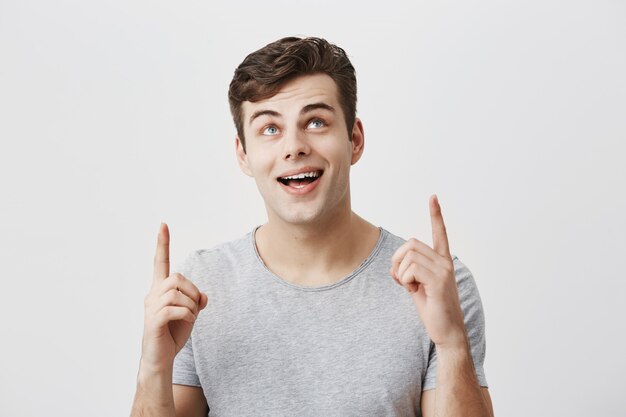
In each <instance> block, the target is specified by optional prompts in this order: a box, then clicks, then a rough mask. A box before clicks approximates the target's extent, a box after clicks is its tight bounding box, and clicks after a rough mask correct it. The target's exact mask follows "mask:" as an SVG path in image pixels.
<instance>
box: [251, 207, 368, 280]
mask: <svg viewBox="0 0 626 417" xmlns="http://www.w3.org/2000/svg"><path fill="white" fill-rule="evenodd" d="M341 217H342V216H330V219H328V220H327V222H326V224H319V223H316V224H308V225H293V224H285V223H280V222H271V221H270V222H268V223H266V224H264V225H263V226H261V227H260V228H259V229H257V232H256V239H255V240H256V245H257V248H258V250H259V254H260V255H261V258H262V259H263V261H264V262H265V264H266V265H267V267H268V268H269V269H270V270H271V271H272V272H274V273H275V274H276V275H278V276H279V277H281V278H283V279H284V280H286V281H289V282H292V283H297V284H303V285H307V286H319V285H325V284H330V283H333V282H336V281H337V280H339V279H341V278H342V277H343V276H345V275H347V274H349V273H350V272H352V271H353V270H354V269H356V268H357V267H358V266H359V264H360V263H361V262H362V261H363V260H365V258H366V257H367V256H368V255H369V254H370V253H371V251H372V250H373V248H374V246H375V244H376V242H377V241H378V238H379V235H380V232H379V230H378V228H377V227H375V226H374V225H372V224H370V223H369V222H367V221H366V220H364V219H362V218H361V217H360V216H358V215H357V214H356V213H354V212H352V211H351V210H350V211H349V212H348V213H347V214H346V215H344V216H343V218H341Z"/></svg>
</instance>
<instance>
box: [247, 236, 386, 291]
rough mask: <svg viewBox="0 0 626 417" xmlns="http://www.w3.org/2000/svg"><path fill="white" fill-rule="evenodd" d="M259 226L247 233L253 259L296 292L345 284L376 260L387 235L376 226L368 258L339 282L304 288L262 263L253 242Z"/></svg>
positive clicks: (331, 287) (320, 289) (275, 278)
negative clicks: (375, 236)
mask: <svg viewBox="0 0 626 417" xmlns="http://www.w3.org/2000/svg"><path fill="white" fill-rule="evenodd" d="M261 226H263V225H262V224H259V225H257V226H254V227H253V228H252V231H251V232H250V233H248V236H249V242H250V245H251V246H252V250H253V252H254V257H255V259H256V261H257V263H258V264H259V266H260V267H261V268H262V269H263V270H264V271H265V272H266V273H267V274H268V275H269V276H271V277H272V278H273V279H274V280H276V281H278V282H279V283H281V284H283V285H285V286H287V287H290V288H293V289H296V290H300V291H326V290H331V289H333V288H335V287H338V286H340V285H343V284H345V283H346V282H348V281H350V280H352V278H354V277H355V276H357V275H358V274H359V273H360V272H361V271H362V270H363V269H365V268H366V267H367V266H368V265H369V264H370V263H371V262H372V261H373V260H374V258H376V255H378V252H380V249H381V248H382V246H383V242H384V241H385V238H386V237H387V233H386V231H385V229H384V228H383V227H382V226H378V230H379V231H380V234H379V236H378V240H377V241H376V245H374V248H373V249H372V251H371V252H370V254H369V255H368V257H367V258H365V259H364V260H363V262H361V264H360V265H359V266H358V267H357V268H356V269H355V270H354V271H352V272H351V273H350V274H348V275H346V276H345V277H343V278H341V279H340V280H339V281H337V282H335V283H333V284H328V285H322V286H319V287H305V286H303V285H297V284H293V283H291V282H288V281H286V280H284V279H283V278H281V277H279V276H278V275H276V274H275V273H274V272H272V271H271V270H270V269H269V268H268V267H267V265H265V262H263V259H262V258H261V255H260V254H259V250H258V248H257V247H256V240H255V235H256V231H257V229H258V228H259V227H261Z"/></svg>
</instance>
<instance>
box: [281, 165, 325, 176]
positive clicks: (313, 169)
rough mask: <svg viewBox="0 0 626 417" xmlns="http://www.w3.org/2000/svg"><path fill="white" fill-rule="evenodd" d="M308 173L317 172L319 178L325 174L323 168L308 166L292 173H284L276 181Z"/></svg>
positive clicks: (293, 170)
mask: <svg viewBox="0 0 626 417" xmlns="http://www.w3.org/2000/svg"><path fill="white" fill-rule="evenodd" d="M306 172H317V173H318V174H319V176H320V177H321V176H322V174H323V173H324V170H323V169H322V168H319V167H315V166H306V167H302V168H297V169H292V170H290V171H286V172H283V173H282V174H280V175H279V176H278V177H276V179H279V178H285V177H291V176H292V175H298V174H303V173H306Z"/></svg>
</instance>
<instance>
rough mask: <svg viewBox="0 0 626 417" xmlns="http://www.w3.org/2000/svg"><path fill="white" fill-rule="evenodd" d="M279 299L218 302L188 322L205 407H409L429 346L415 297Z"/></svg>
mask: <svg viewBox="0 0 626 417" xmlns="http://www.w3.org/2000/svg"><path fill="white" fill-rule="evenodd" d="M278 301H279V299H275V300H272V299H271V297H269V299H266V300H264V301H263V300H261V298H259V301H258V302H256V301H255V302H251V303H248V304H247V305H244V304H241V305H239V306H238V307H233V306H229V307H228V308H222V309H221V311H217V310H219V305H217V306H215V307H216V311H214V313H213V314H211V313H210V312H207V313H208V314H205V315H204V318H203V321H202V322H201V323H198V324H199V325H198V326H197V328H196V329H194V340H193V348H194V356H195V361H196V370H197V373H198V376H199V377H200V379H201V382H202V386H203V389H204V392H205V395H206V397H207V402H208V403H209V407H210V408H211V413H210V415H211V416H213V415H216V416H232V415H248V414H250V415H252V414H254V415H264V412H266V413H267V415H296V414H297V415H301V416H304V415H327V416H332V415H341V416H349V415H359V416H364V415H371V416H374V415H413V412H414V411H415V410H416V407H417V406H418V405H417V404H418V402H419V398H420V393H421V383H422V378H423V376H424V374H425V372H426V367H427V365H428V353H429V346H430V341H429V339H428V337H427V335H426V333H425V331H424V330H423V327H422V326H421V323H419V322H416V318H417V315H416V313H415V311H414V307H412V306H411V305H410V304H406V303H405V302H404V301H403V299H402V301H399V302H398V303H395V302H393V301H392V302H391V304H392V305H387V304H388V303H389V301H390V300H388V299H387V300H379V299H378V298H377V299H376V301H372V299H368V298H367V297H365V298H361V299H352V302H351V303H349V302H348V301H346V302H345V303H342V302H341V301H339V302H338V301H337V300H334V301H333V303H328V302H325V300H323V299H321V298H320V299H311V298H308V299H306V298H303V299H302V300H296V301H295V302H294V300H290V302H289V303H288V304H287V303H283V304H276V303H278ZM379 301H380V302H379ZM356 302H360V303H361V304H359V305H354V303H356ZM267 303H271V305H267ZM394 303H395V304H396V305H395V306H393V304H394ZM259 404H262V406H259Z"/></svg>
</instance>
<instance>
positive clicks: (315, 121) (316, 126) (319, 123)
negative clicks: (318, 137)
mask: <svg viewBox="0 0 626 417" xmlns="http://www.w3.org/2000/svg"><path fill="white" fill-rule="evenodd" d="M325 125H326V123H324V121H323V120H320V119H313V120H311V121H310V122H309V127H312V128H313V129H319V128H320V127H324V126H325Z"/></svg>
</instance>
